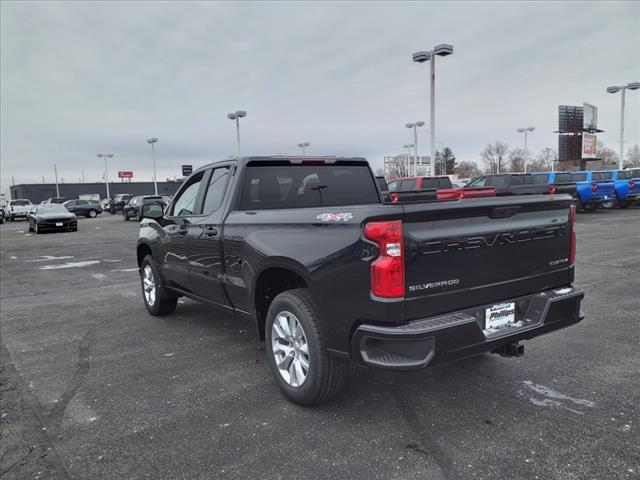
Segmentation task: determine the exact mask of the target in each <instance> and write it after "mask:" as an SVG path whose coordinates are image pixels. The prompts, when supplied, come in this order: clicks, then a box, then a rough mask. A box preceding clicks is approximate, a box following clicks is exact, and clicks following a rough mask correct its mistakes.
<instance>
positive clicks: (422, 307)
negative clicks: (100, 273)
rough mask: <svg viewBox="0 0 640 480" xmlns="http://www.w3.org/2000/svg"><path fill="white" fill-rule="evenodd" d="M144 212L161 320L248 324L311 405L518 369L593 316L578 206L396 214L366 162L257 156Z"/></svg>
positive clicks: (548, 198)
mask: <svg viewBox="0 0 640 480" xmlns="http://www.w3.org/2000/svg"><path fill="white" fill-rule="evenodd" d="M143 210H144V211H143V216H144V217H145V218H144V219H143V220H142V222H141V224H140V230H139V238H138V242H137V260H138V265H139V268H140V278H141V286H142V298H143V301H144V305H145V306H146V309H147V310H148V311H149V313H150V314H152V315H169V314H171V313H173V312H174V310H175V309H176V305H177V299H178V297H180V296H186V297H189V298H191V299H194V300H197V301H200V302H203V303H206V304H209V305H211V306H213V307H216V308H218V309H221V310H224V311H226V312H228V313H230V314H231V315H233V316H234V317H235V318H237V319H238V320H239V321H243V322H250V323H251V324H252V325H254V326H255V331H256V333H257V337H258V339H260V340H263V341H264V342H265V350H266V357H267V361H268V363H269V365H270V368H271V370H272V373H273V376H274V378H275V381H276V383H277V385H278V386H279V388H280V390H281V391H282V392H283V393H284V395H285V396H286V397H287V398H288V399H290V400H291V401H293V402H296V403H298V404H301V405H312V404H317V403H320V402H323V401H325V400H327V399H329V398H331V397H334V396H335V395H337V394H338V393H339V392H340V391H341V389H342V387H343V385H344V384H345V381H346V379H347V372H348V370H349V363H350V362H354V363H356V364H358V365H361V366H365V367H372V368H381V369H390V370H416V369H421V368H424V367H427V366H431V365H436V364H441V363H445V362H452V361H456V360H461V359H464V358H469V357H474V356H477V355H480V354H483V353H485V352H494V353H499V354H501V355H504V356H519V355H522V354H523V353H524V346H523V345H522V344H521V343H519V342H521V341H523V340H527V339H531V338H534V337H537V336H539V335H542V334H545V333H549V332H552V331H555V330H558V329H561V328H564V327H568V326H570V325H573V324H576V323H578V322H579V321H580V320H582V318H583V317H582V314H581V312H580V302H581V300H582V298H583V296H584V293H583V292H582V291H581V290H579V289H577V288H575V287H574V286H573V281H574V259H575V246H576V243H575V233H574V227H573V225H574V219H575V208H574V206H573V205H572V199H571V197H570V196H568V195H529V196H511V197H486V198H473V199H457V200H448V201H438V200H437V199H436V200H434V201H430V202H412V203H407V204H403V203H386V202H384V201H383V197H382V193H381V191H380V189H379V187H378V185H377V183H376V179H375V176H374V174H373V172H372V170H371V168H370V167H369V164H368V162H367V161H366V160H365V159H363V158H336V157H248V158H240V159H231V160H227V161H222V162H218V163H213V164H210V165H207V166H205V167H202V168H200V169H198V170H196V171H195V172H194V173H193V174H192V175H191V176H190V177H189V178H188V179H187V180H186V181H185V182H184V183H183V184H182V185H181V187H180V189H179V190H178V192H177V193H176V195H175V196H174V197H173V200H172V201H171V203H170V204H169V205H168V207H167V208H166V209H165V210H164V211H163V209H162V207H161V206H159V205H148V206H145V207H144V209H143ZM243 325H244V323H243Z"/></svg>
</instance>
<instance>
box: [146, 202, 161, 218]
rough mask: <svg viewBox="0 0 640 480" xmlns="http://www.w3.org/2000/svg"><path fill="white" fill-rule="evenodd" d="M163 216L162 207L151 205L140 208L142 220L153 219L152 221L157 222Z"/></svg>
mask: <svg viewBox="0 0 640 480" xmlns="http://www.w3.org/2000/svg"><path fill="white" fill-rule="evenodd" d="M163 216H164V210H163V209H162V205H157V204H151V205H144V206H143V207H142V218H153V219H154V220H158V219H159V218H162V217H163Z"/></svg>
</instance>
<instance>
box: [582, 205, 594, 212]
mask: <svg viewBox="0 0 640 480" xmlns="http://www.w3.org/2000/svg"><path fill="white" fill-rule="evenodd" d="M582 208H584V211H585V212H589V213H593V212H595V211H596V210H597V209H598V204H597V203H586V204H584V205H583V206H582Z"/></svg>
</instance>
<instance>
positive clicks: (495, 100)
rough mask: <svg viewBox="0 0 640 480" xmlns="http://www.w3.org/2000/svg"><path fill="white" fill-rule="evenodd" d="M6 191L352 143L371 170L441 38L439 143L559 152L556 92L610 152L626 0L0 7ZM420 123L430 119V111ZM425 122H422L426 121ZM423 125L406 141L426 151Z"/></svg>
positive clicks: (634, 108) (415, 97)
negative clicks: (593, 109)
mask: <svg viewBox="0 0 640 480" xmlns="http://www.w3.org/2000/svg"><path fill="white" fill-rule="evenodd" d="M0 13H1V15H0V17H1V21H2V25H1V27H2V29H1V35H2V37H1V42H0V44H1V54H2V59H1V60H2V64H1V76H2V77H1V106H0V108H1V112H0V113H1V117H0V125H1V130H0V142H1V146H0V155H1V157H0V160H1V168H2V172H1V176H2V186H3V187H6V186H7V185H8V183H9V182H10V181H11V177H12V176H13V177H15V180H16V183H22V182H28V181H41V178H42V176H44V177H45V179H46V180H47V181H52V179H53V164H54V163H57V165H58V172H59V176H60V177H64V179H65V182H68V181H77V179H78V178H79V177H80V175H81V170H82V169H84V172H85V177H86V179H87V181H89V180H97V179H99V178H100V177H101V175H102V164H101V162H100V161H98V159H97V158H96V153H97V152H112V153H114V155H115V157H114V158H113V160H112V161H111V165H110V167H109V169H110V177H111V176H113V175H114V174H115V173H116V172H117V171H118V170H133V171H134V175H135V177H134V179H138V180H150V179H151V175H152V173H151V171H152V169H151V151H150V147H149V145H148V144H147V143H146V142H145V139H146V138H149V137H151V136H155V137H158V138H159V139H160V141H159V142H158V144H157V154H158V155H157V158H158V165H159V172H158V177H159V178H165V177H168V176H174V175H178V176H179V175H180V171H179V167H180V165H181V164H183V163H187V164H194V166H199V165H202V164H204V163H206V162H209V161H214V160H219V159H224V158H227V157H228V155H230V154H234V153H235V149H236V146H235V131H234V128H235V126H234V124H233V122H231V121H230V120H228V119H227V118H226V114H227V113H228V112H230V111H234V110H237V109H244V110H247V112H248V114H247V117H246V118H244V119H242V122H241V136H242V146H243V153H244V154H275V153H290V154H293V153H297V152H298V149H297V147H296V144H297V143H298V142H302V141H309V142H311V144H312V146H311V148H310V149H309V153H311V154H322V155H326V154H336V155H347V156H348V155H362V156H365V157H367V158H368V159H369V160H370V161H371V162H372V163H373V164H374V166H375V167H378V166H381V165H382V158H383V157H384V156H385V155H392V154H397V153H400V152H401V151H402V145H403V144H405V143H409V141H410V140H411V139H410V136H409V131H408V130H407V129H406V128H405V127H404V124H405V123H406V122H409V121H415V120H425V121H427V120H428V110H427V108H428V103H427V100H428V90H427V87H428V85H427V75H428V67H427V65H426V64H425V65H419V64H415V63H413V62H412V61H411V54H412V53H413V52H415V51H417V50H423V49H429V48H431V47H433V46H434V45H436V44H439V43H450V44H452V45H453V46H454V49H455V51H454V54H453V55H452V56H449V57H446V58H438V60H437V61H436V75H437V80H436V103H437V115H436V121H437V128H436V141H437V142H441V143H442V144H444V145H447V146H450V147H451V148H452V149H453V151H454V153H455V154H456V155H457V157H458V160H478V159H479V152H480V151H481V150H482V148H483V146H484V145H485V144H486V143H488V142H491V141H494V140H503V141H506V142H508V143H509V146H511V147H519V146H521V145H522V142H523V139H522V135H521V134H518V133H517V132H516V128H517V127H523V126H529V125H531V126H534V127H536V130H535V132H533V133H532V134H531V135H530V137H529V145H530V150H531V151H532V152H534V153H537V152H538V151H539V150H540V149H542V148H543V147H546V146H551V147H554V148H555V147H557V136H556V135H555V134H554V133H553V131H554V130H556V129H557V110H558V105H559V104H568V105H582V102H584V101H586V102H589V103H592V104H595V105H597V106H598V108H599V121H598V126H599V127H600V128H602V129H604V130H606V133H604V134H601V135H600V136H599V139H601V140H602V141H604V142H605V143H606V144H607V145H609V146H610V147H612V148H614V149H615V150H616V151H617V150H618V146H617V143H616V142H617V141H618V136H619V128H620V127H619V125H620V94H617V95H609V94H607V93H606V92H605V89H606V87H607V86H609V85H615V84H621V83H627V82H631V81H640V53H639V52H640V3H639V2H628V3H614V2H601V3H579V2H566V3H563V2H553V3H543V2H538V1H536V2H530V3H523V2H513V3H507V2H495V3H486V2H469V3H462V2H460V3H442V4H440V3H417V2H411V3H398V2H394V3H383V2H356V3H350V4H349V3H344V2H341V3H329V2H319V3H311V2H300V3H295V2H283V3H266V2H260V3H250V2H237V3H166V2H163V3H160V2H158V3H155V2H150V1H149V2H140V3H135V2H121V3H116V2H108V3H102V4H101V3H98V2H90V3H82V2H76V1H74V2H62V3H55V2H51V1H47V2H42V3H38V2H7V1H3V2H2V4H1V12H0ZM427 127H428V122H427ZM427 127H425V128H427ZM625 137H626V141H627V146H629V145H632V144H637V143H640V91H634V92H628V95H627V114H626V135H625ZM428 138H429V135H428V133H426V132H423V133H421V134H420V136H419V147H420V151H421V153H423V154H426V153H427V152H428Z"/></svg>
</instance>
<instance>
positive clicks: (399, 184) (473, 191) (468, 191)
mask: <svg viewBox="0 0 640 480" xmlns="http://www.w3.org/2000/svg"><path fill="white" fill-rule="evenodd" d="M403 192H406V193H407V194H408V195H409V194H410V195H411V196H415V194H419V193H425V194H426V193H429V194H431V195H429V196H430V197H432V198H426V197H425V198H422V197H420V198H416V199H417V200H427V199H433V200H458V199H460V198H477V197H495V196H496V189H495V188H493V187H486V188H454V186H453V185H452V184H451V180H450V179H449V177H447V176H442V177H405V178H398V179H396V180H394V181H393V182H390V183H389V197H390V198H391V202H392V203H395V202H398V201H399V200H400V198H401V197H404V196H405V195H403ZM408 195H407V196H408Z"/></svg>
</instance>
